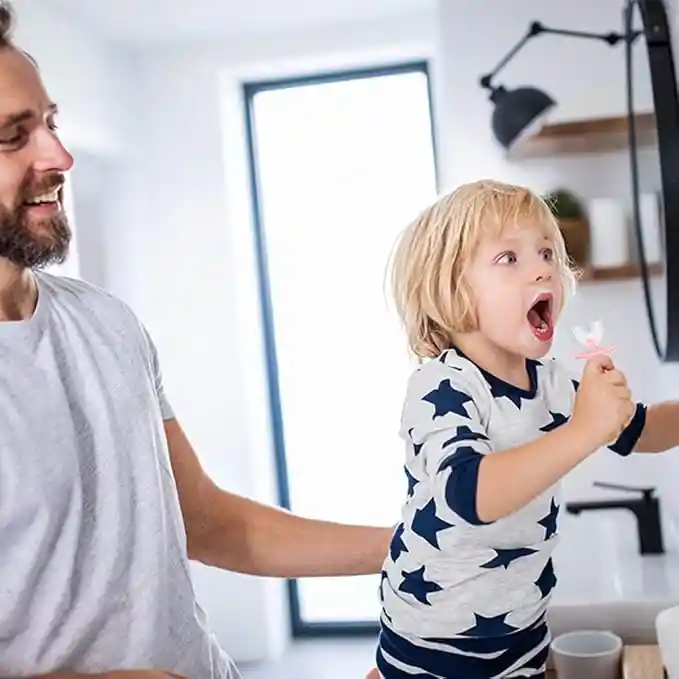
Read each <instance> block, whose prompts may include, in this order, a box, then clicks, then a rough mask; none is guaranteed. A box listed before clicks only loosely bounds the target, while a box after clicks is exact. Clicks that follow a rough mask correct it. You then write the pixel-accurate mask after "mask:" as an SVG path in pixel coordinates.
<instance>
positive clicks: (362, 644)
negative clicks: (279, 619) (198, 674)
mask: <svg viewBox="0 0 679 679" xmlns="http://www.w3.org/2000/svg"><path fill="white" fill-rule="evenodd" d="M374 656H375V640H374V639H370V638H361V639H332V640H318V639H314V640H311V641H298V642H295V643H294V644H293V645H292V647H291V649H290V650H289V651H288V652H287V653H286V654H285V656H284V657H283V658H281V659H280V660H279V661H277V662H272V663H267V664H262V665H253V666H247V665H245V666H240V667H239V669H240V671H241V673H242V674H243V679H363V678H364V677H365V675H366V674H367V673H368V671H369V670H370V668H371V667H372V666H373V663H374V660H373V658H374Z"/></svg>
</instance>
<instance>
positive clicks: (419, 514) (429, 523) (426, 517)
mask: <svg viewBox="0 0 679 679" xmlns="http://www.w3.org/2000/svg"><path fill="white" fill-rule="evenodd" d="M452 527H453V524H452V523H448V522H446V521H444V520H443V519H440V518H439V517H438V516H437V514H436V502H435V500H434V499H433V498H432V499H431V500H429V502H427V504H426V505H425V506H424V507H423V508H422V509H418V510H417V511H416V512H415V516H414V517H413V522H412V529H413V533H416V534H417V535H419V536H420V537H421V538H424V539H425V540H426V541H427V542H428V543H429V544H430V545H431V546H432V547H435V548H436V549H441V547H440V545H439V540H438V534H439V531H442V530H445V529H446V528H452Z"/></svg>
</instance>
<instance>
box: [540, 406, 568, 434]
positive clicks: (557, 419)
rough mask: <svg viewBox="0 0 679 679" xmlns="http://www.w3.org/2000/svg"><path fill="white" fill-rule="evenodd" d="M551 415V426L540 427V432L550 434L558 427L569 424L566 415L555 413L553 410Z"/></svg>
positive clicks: (550, 412)
mask: <svg viewBox="0 0 679 679" xmlns="http://www.w3.org/2000/svg"><path fill="white" fill-rule="evenodd" d="M549 414H550V416H551V418H552V421H551V422H550V423H549V424H546V425H545V426H544V427H540V431H544V432H545V433H546V432H549V431H554V429H556V428H557V427H560V426H561V425H562V424H566V422H568V417H566V415H562V414H561V413H553V412H552V411H551V410H550V411H549Z"/></svg>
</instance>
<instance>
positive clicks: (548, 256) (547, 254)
mask: <svg viewBox="0 0 679 679" xmlns="http://www.w3.org/2000/svg"><path fill="white" fill-rule="evenodd" d="M542 256H543V257H544V260H545V261H546V262H551V261H553V260H554V250H552V248H543V249H542Z"/></svg>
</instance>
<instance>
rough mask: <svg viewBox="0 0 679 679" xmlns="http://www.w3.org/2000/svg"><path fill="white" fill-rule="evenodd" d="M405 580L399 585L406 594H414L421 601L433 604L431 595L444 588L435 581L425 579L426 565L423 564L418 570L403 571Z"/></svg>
mask: <svg viewBox="0 0 679 679" xmlns="http://www.w3.org/2000/svg"><path fill="white" fill-rule="evenodd" d="M401 575H402V576H403V578H404V580H403V582H402V583H401V584H400V585H399V589H400V590H401V592H404V593H405V594H412V595H413V596H414V597H415V598H416V599H417V600H418V601H419V602H420V603H423V604H426V605H427V606H431V601H429V598H428V597H429V595H430V594H433V593H434V592H441V591H442V590H443V588H442V587H441V586H440V585H437V584H436V583H435V582H431V581H430V580H425V578H424V566H421V567H420V568H418V569H417V570H416V571H410V572H408V571H401Z"/></svg>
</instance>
